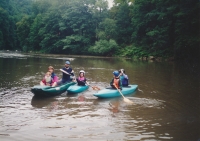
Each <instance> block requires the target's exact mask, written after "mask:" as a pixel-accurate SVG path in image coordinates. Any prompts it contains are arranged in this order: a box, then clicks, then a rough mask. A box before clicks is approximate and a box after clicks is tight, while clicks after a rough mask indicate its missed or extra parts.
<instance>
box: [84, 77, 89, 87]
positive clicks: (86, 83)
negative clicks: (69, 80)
mask: <svg viewBox="0 0 200 141" xmlns="http://www.w3.org/2000/svg"><path fill="white" fill-rule="evenodd" d="M85 84H87V85H88V86H89V85H90V84H89V82H87V79H86V78H85Z"/></svg>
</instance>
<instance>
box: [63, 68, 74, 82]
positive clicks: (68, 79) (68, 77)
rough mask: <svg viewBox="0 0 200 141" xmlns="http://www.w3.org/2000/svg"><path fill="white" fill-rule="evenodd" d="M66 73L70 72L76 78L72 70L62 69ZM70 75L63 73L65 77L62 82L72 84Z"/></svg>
mask: <svg viewBox="0 0 200 141" xmlns="http://www.w3.org/2000/svg"><path fill="white" fill-rule="evenodd" d="M62 69H63V70H64V71H66V72H68V73H69V74H70V75H72V76H74V74H73V73H71V72H72V68H66V67H64V68H62ZM69 74H66V73H64V72H63V77H62V82H63V83H65V82H70V81H71V78H70V75H69Z"/></svg>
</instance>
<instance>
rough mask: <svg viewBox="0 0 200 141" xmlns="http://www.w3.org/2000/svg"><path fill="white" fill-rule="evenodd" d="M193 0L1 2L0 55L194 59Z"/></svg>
mask: <svg viewBox="0 0 200 141" xmlns="http://www.w3.org/2000/svg"><path fill="white" fill-rule="evenodd" d="M199 3H200V2H199V1H197V0H192V1H191V0H183V1H180V0H173V1H170V0H166V1H161V0H149V1H148V0H114V5H113V7H112V8H111V9H108V2H107V1H106V0H84V1H82V0H73V1H72V0H57V1H55V0H1V1H0V50H15V49H20V50H22V51H25V52H28V51H37V52H43V53H65V54H84V55H104V56H115V55H120V56H127V57H134V56H138V57H147V56H164V57H170V56H175V57H177V58H183V57H194V56H197V55H199V43H200V38H199V30H200V29H199V8H200V7H199Z"/></svg>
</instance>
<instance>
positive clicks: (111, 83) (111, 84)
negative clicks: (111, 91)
mask: <svg viewBox="0 0 200 141" xmlns="http://www.w3.org/2000/svg"><path fill="white" fill-rule="evenodd" d="M113 80H114V79H112V80H111V82H110V86H112V87H113Z"/></svg>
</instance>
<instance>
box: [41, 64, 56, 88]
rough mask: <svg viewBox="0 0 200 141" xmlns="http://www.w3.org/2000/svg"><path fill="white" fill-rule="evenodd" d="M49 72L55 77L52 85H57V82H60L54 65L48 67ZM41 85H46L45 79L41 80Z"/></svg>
mask: <svg viewBox="0 0 200 141" xmlns="http://www.w3.org/2000/svg"><path fill="white" fill-rule="evenodd" d="M48 72H49V73H50V74H51V78H52V79H53V83H52V84H51V86H52V87H55V86H57V82H58V77H57V76H56V74H55V73H54V68H53V67H52V66H49V67H48ZM40 85H42V86H44V85H46V84H45V83H44V82H43V81H41V82H40Z"/></svg>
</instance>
